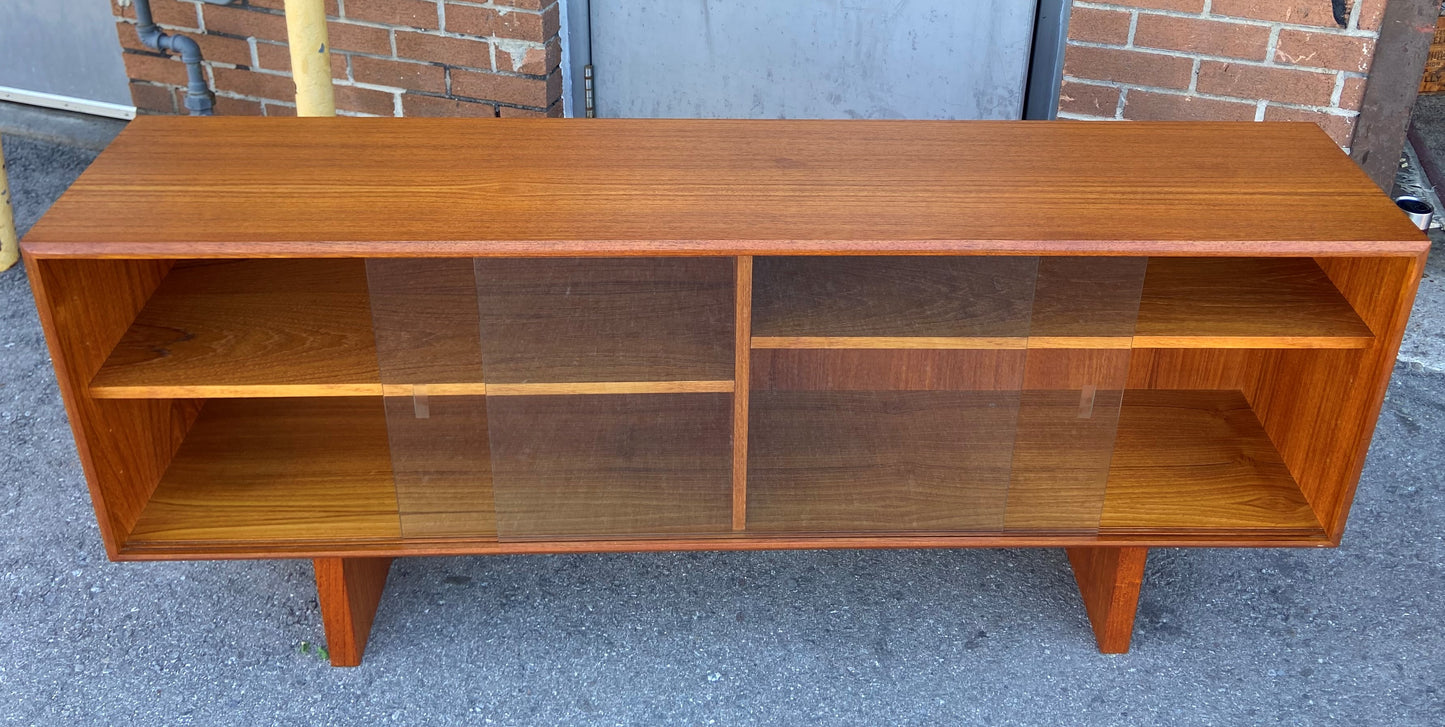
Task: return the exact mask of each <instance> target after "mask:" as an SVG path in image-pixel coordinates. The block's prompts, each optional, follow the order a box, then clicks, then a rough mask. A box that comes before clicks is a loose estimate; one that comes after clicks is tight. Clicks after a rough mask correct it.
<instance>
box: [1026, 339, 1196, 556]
mask: <svg viewBox="0 0 1445 727" xmlns="http://www.w3.org/2000/svg"><path fill="white" fill-rule="evenodd" d="M1108 353H1112V352H1108ZM1127 363H1128V362H1127V360H1125V361H1120V362H1119V364H1121V365H1127ZM1114 378H1117V379H1122V378H1123V376H1122V373H1120V374H1119V375H1117V376H1116V377H1114ZM1123 393H1124V392H1123V391H1121V390H1119V389H1100V388H1098V386H1097V385H1095V384H1088V388H1086V389H1085V388H1080V389H1075V390H1054V391H1047V390H1045V391H1039V390H1033V391H1024V392H1022V394H1021V397H1020V402H1019V410H1018V411H1019V413H1018V423H1017V425H1016V427H1015V428H1016V434H1015V436H1014V446H1013V461H1012V462H1013V463H1012V468H1011V470H1010V473H1009V484H1008V503H1007V506H1006V508H1007V509H1006V511H1005V514H1004V528H1005V529H1006V530H1009V531H1013V532H1021V531H1028V530H1039V531H1055V532H1059V531H1070V530H1075V531H1093V530H1097V529H1098V528H1099V521H1100V517H1101V514H1102V512H1103V509H1104V495H1105V492H1106V491H1107V486H1108V483H1109V478H1110V469H1109V464H1110V461H1111V459H1112V457H1113V456H1114V445H1115V441H1116V433H1117V430H1118V427H1119V412H1120V406H1121V401H1122V399H1123ZM1145 446H1148V445H1145ZM1155 454H1156V455H1158V454H1162V453H1159V452H1156V453H1155ZM1178 464H1180V465H1184V464H1185V463H1183V462H1179V463H1178ZM1161 469H1162V468H1161ZM1168 484H1169V482H1168V481H1167V480H1163V481H1161V482H1159V483H1158V486H1159V487H1160V488H1161V489H1162V488H1164V487H1167V486H1168ZM1155 496H1156V497H1160V496H1162V493H1161V492H1156V493H1155Z"/></svg>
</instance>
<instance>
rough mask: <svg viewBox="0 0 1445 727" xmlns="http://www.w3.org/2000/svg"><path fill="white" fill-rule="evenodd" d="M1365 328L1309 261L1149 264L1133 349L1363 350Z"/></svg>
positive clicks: (1162, 260) (1167, 260) (1366, 339)
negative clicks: (1186, 346) (1179, 347)
mask: <svg viewBox="0 0 1445 727" xmlns="http://www.w3.org/2000/svg"><path fill="white" fill-rule="evenodd" d="M1373 340H1374V334H1372V333H1371V332H1370V327H1369V326H1367V325H1365V323H1364V321H1362V320H1360V316H1359V315H1358V314H1357V313H1356V312H1355V310H1354V309H1353V308H1352V307H1351V306H1350V304H1349V302H1348V301H1346V300H1345V298H1344V296H1342V295H1341V294H1340V292H1339V291H1338V290H1336V289H1335V286H1334V285H1333V284H1332V283H1331V282H1330V279H1329V277H1327V276H1326V275H1325V273H1324V271H1322V270H1320V268H1319V266H1318V265H1316V264H1315V262H1314V261H1313V260H1310V259H1308V258H1279V259H1271V258H1223V259H1200V258H1154V259H1151V260H1150V261H1149V273H1148V275H1147V276H1146V277H1145V279H1144V291H1143V299H1142V300H1141V301H1140V303H1139V322H1138V324H1137V325H1136V327H1135V330H1134V345H1135V346H1136V347H1139V348H1150V347H1152V348H1173V347H1178V346H1184V345H1189V346H1195V347H1200V348H1363V347H1365V346H1368V345H1370V343H1371V342H1372V341H1373Z"/></svg>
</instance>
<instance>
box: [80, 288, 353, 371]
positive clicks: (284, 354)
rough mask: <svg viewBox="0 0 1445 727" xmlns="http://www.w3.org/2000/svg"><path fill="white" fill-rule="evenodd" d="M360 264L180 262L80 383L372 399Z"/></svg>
mask: <svg viewBox="0 0 1445 727" xmlns="http://www.w3.org/2000/svg"><path fill="white" fill-rule="evenodd" d="M378 383H379V378H378V373H377V364H376V351H375V345H374V343H373V339H372V322H371V311H370V305H369V301H368V296H367V286H366V275H365V270H364V268H363V264H362V261H360V260H219V261H200V262H181V263H180V264H178V265H176V266H175V268H174V269H172V270H171V271H170V274H169V275H167V276H166V277H165V280H163V281H161V284H160V286H159V287H158V288H156V291H155V294H154V295H152V296H151V298H150V299H149V301H147V302H146V305H145V308H143V309H142V310H141V311H140V315H139V316H137V317H136V319H135V323H134V324H132V325H131V326H130V328H129V329H128V330H126V331H125V336H124V338H122V339H121V340H120V343H119V344H117V345H116V346H115V349H114V350H113V351H111V352H110V355H109V356H108V357H107V358H106V359H105V365H104V366H103V367H101V369H100V371H99V372H98V373H97V374H96V375H95V378H94V379H92V380H91V381H90V390H91V392H92V394H93V395H94V396H97V397H106V398H114V397H125V398H146V397H180V396H192V397H207V398H209V397H222V396H238V395H240V396H354V395H366V394H376V393H379V388H378Z"/></svg>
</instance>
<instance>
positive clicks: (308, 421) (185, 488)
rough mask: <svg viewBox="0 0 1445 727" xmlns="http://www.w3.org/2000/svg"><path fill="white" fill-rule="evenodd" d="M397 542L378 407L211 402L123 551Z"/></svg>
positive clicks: (344, 401) (370, 403)
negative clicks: (178, 546) (249, 544)
mask: <svg viewBox="0 0 1445 727" xmlns="http://www.w3.org/2000/svg"><path fill="white" fill-rule="evenodd" d="M400 537H401V528H400V523H399V521H398V516H397V499H396V485H395V483H394V481H393V477H392V470H391V457H390V447H389V445H388V442H387V429H386V415H385V412H384V411H383V409H382V399H380V398H349V397H341V398H297V399H217V400H215V401H209V402H206V405H205V407H204V408H203V409H202V410H201V415H200V417H199V418H197V420H196V423H195V425H194V426H192V427H191V431H190V433H189V434H187V435H186V438H185V440H184V441H183V442H182V443H181V448H180V449H179V450H178V451H177V452H176V456H175V458H174V459H173V460H172V461H171V465H170V467H169V468H167V469H166V472H165V475H164V476H162V478H161V481H160V484H159V485H158V486H157V487H156V490H155V494H153V495H152V496H151V498H150V502H149V504H147V505H146V508H145V510H144V511H142V513H141V516H140V519H139V520H138V521H137V522H136V525H135V527H134V528H132V529H131V532H130V536H129V537H128V538H127V539H126V546H127V547H137V546H145V545H158V544H168V543H169V544H178V543H195V544H198V545H202V546H203V545H204V544H223V543H240V542H278V541H279V542H285V541H313V542H323V541H324V542H345V541H350V540H357V539H387V540H395V539H398V538H400Z"/></svg>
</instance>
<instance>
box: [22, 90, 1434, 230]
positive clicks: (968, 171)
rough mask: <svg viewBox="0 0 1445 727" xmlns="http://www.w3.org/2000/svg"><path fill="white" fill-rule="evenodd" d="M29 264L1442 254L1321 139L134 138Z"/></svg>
mask: <svg viewBox="0 0 1445 727" xmlns="http://www.w3.org/2000/svg"><path fill="white" fill-rule="evenodd" d="M157 149H164V150H165V152H166V153H164V154H158V153H156V150H157ZM218 169H224V170H225V174H217V173H216V170H218ZM25 249H26V251H27V252H28V253H29V254H30V255H32V256H37V257H67V256H70V257H173V258H186V257H222V256H230V257H237V256H263V255H293V256H299V255H311V256H351V257H363V256H383V257H406V256H424V255H441V256H459V257H471V256H495V255H516V256H525V255H541V256H575V255H589V256H610V255H621V256H626V255H649V254H658V253H667V254H693V255H737V254H742V255H786V254H796V253H804V252H812V253H836V252H839V251H843V250H847V251H851V252H857V253H875V254H877V253H885V254H886V253H897V254H904V253H922V254H927V253H945V252H959V251H989V252H993V253H1018V254H1030V253H1037V252H1047V253H1051V254H1074V253H1086V252H1088V253H1104V252H1108V253H1118V254H1136V255H1254V254H1258V255H1281V256H1283V255H1358V254H1412V255H1414V254H1420V253H1422V252H1424V251H1425V250H1427V249H1428V240H1427V239H1426V237H1425V236H1424V235H1423V234H1422V233H1420V231H1419V230H1417V229H1415V228H1414V227H1413V226H1412V225H1411V224H1410V222H1409V221H1408V220H1407V219H1406V218H1405V215H1404V214H1402V213H1401V212H1400V211H1399V210H1398V209H1396V208H1395V206H1394V205H1393V204H1392V203H1391V201H1390V200H1389V198H1388V197H1387V196H1386V195H1385V194H1383V193H1381V191H1380V189H1379V188H1378V187H1376V186H1375V185H1374V184H1373V183H1372V182H1371V181H1370V180H1369V179H1368V178H1367V177H1366V176H1365V175H1364V174H1363V173H1362V172H1361V171H1360V169H1359V168H1358V167H1357V166H1356V165H1355V164H1354V163H1353V162H1352V161H1350V159H1349V158H1348V157H1346V156H1345V155H1344V154H1343V153H1341V152H1340V150H1339V148H1338V147H1337V146H1335V144H1334V143H1333V142H1332V141H1331V140H1330V139H1329V137H1328V136H1326V135H1325V134H1324V133H1323V132H1321V131H1320V130H1319V129H1318V128H1317V127H1316V126H1315V125H1314V124H1309V123H1297V124H1280V123H1268V124H1257V123H1218V122H1215V123H1200V122H1184V123H1180V122H1174V123H1170V122H1135V123H1129V124H1083V123H1070V122H1059V123H1041V122H1026V123H1019V122H966V121H761V120H680V119H605V120H604V119H423V118H406V119H353V118H335V119H317V118H311V119H280V118H266V119H247V118H221V117H216V118H184V117H182V118H162V117H146V118H140V119H136V120H135V121H133V122H131V123H130V124H129V125H128V126H127V127H126V129H125V130H124V131H123V132H121V134H120V135H119V136H118V137H117V138H116V140H115V142H114V143H112V144H111V146H110V148H109V149H107V150H106V151H105V152H104V153H103V154H101V156H100V157H99V158H98V159H97V160H96V161H95V162H94V163H93V164H92V165H91V166H90V168H89V169H88V170H86V172H85V174H84V175H82V176H81V177H80V179H79V180H78V181H77V182H76V183H75V184H74V185H73V186H71V188H70V189H69V191H67V192H66V194H65V196H64V197H62V198H61V199H60V200H59V201H58V202H57V203H56V204H55V205H54V206H53V207H52V208H51V209H50V211H49V212H48V213H47V214H46V215H45V217H44V218H43V219H42V220H40V222H38V223H37V224H36V225H35V226H34V228H33V229H32V230H31V232H30V233H29V235H28V236H27V237H26V240H25Z"/></svg>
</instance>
